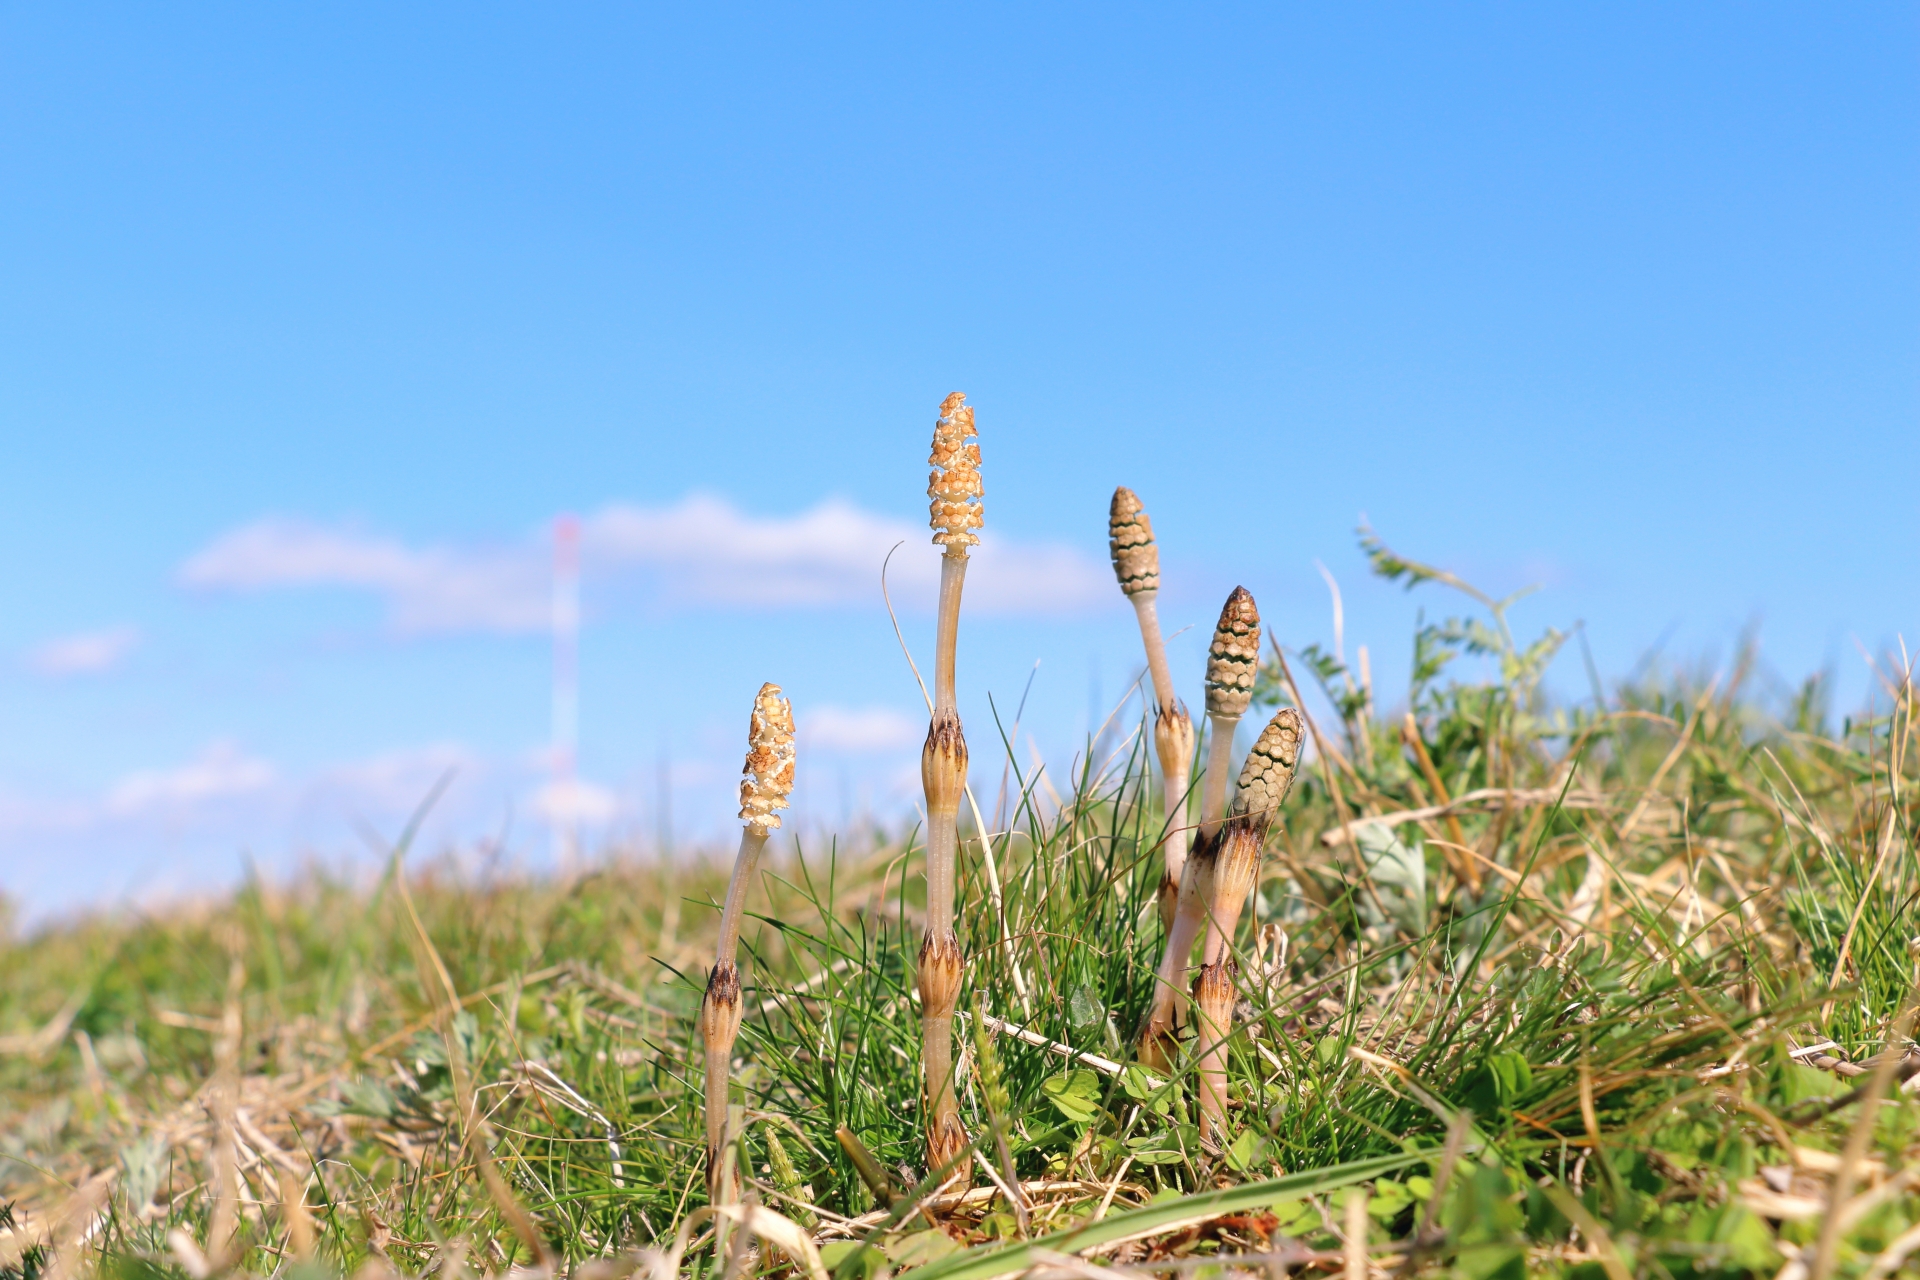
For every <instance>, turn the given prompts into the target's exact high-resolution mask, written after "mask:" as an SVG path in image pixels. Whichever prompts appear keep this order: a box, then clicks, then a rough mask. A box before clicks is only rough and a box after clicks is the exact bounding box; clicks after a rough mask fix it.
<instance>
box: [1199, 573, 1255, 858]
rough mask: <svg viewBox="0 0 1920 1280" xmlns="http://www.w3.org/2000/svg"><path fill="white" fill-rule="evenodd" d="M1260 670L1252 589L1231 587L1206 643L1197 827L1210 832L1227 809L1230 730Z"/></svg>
mask: <svg viewBox="0 0 1920 1280" xmlns="http://www.w3.org/2000/svg"><path fill="white" fill-rule="evenodd" d="M1259 670H1260V610H1258V609H1257V608H1255V607H1254V604H1253V593H1252V592H1250V591H1248V590H1247V589H1246V588H1245V587H1235V588H1234V589H1233V593H1232V594H1231V595H1229V596H1228V597H1227V602H1226V604H1224V605H1222V606H1221V608H1220V621H1219V622H1218V623H1216V624H1214V628H1213V643H1212V644H1210V645H1209V646H1208V647H1207V731H1208V733H1209V734H1210V735H1211V736H1212V740H1211V741H1210V742H1208V744H1207V778H1206V783H1205V786H1204V787H1203V788H1202V790H1201V793H1200V831H1201V834H1202V835H1208V836H1211V835H1213V834H1214V833H1215V832H1216V831H1217V830H1218V829H1219V826H1220V817H1221V815H1222V814H1224V813H1225V812H1226V811H1227V773H1228V771H1229V770H1231V769H1232V768H1233V731H1234V729H1235V728H1237V727H1238V726H1239V724H1240V718H1241V717H1242V716H1244V715H1246V714H1247V707H1248V706H1249V705H1250V704H1251V703H1252V702H1253V678H1254V676H1255V675H1257V674H1258V673H1259Z"/></svg>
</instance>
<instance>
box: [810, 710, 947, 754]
mask: <svg viewBox="0 0 1920 1280" xmlns="http://www.w3.org/2000/svg"><path fill="white" fill-rule="evenodd" d="M797 727H798V728H799V731H800V742H801V745H802V746H804V747H807V748H809V749H811V750H816V751H853V752H860V751H898V750H901V749H903V748H906V747H917V746H919V745H920V740H921V739H922V738H924V737H925V736H926V733H927V725H926V721H925V720H915V719H914V718H913V717H912V716H909V715H905V714H903V713H901V712H900V711H897V710H895V709H894V708H893V707H836V706H819V707H808V708H805V709H803V710H802V712H801V713H800V722H799V725H798V726H797Z"/></svg>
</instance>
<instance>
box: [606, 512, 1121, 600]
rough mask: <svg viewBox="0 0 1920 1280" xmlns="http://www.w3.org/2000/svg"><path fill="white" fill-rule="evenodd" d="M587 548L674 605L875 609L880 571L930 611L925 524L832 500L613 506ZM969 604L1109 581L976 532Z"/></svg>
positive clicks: (1068, 561)
mask: <svg viewBox="0 0 1920 1280" xmlns="http://www.w3.org/2000/svg"><path fill="white" fill-rule="evenodd" d="M584 540H585V546H586V549H587V551H588V553H589V555H591V556H592V557H594V559H595V560H597V561H600V562H602V563H604V564H607V565H609V566H622V565H632V566H638V567H645V568H649V569H652V570H655V571H657V572H658V573H659V574H660V577H661V580H662V586H663V587H664V588H665V590H666V594H667V595H668V596H669V598H671V599H674V600H677V601H680V602H683V603H693V604H711V605H721V606H733V607H747V608H767V607H778V606H781V605H787V606H814V607H818V606H826V605H844V604H878V603H879V602H880V566H881V565H882V563H884V562H886V559H887V553H888V551H890V550H891V549H892V548H893V547H895V546H896V545H899V544H901V543H905V544H906V545H905V546H901V547H900V550H899V552H898V554H896V555H895V556H894V557H893V560H892V563H891V565H890V566H889V567H888V570H887V584H888V588H889V590H890V591H891V592H892V593H893V596H894V601H895V604H896V605H899V606H905V607H913V608H931V606H932V603H933V596H934V592H935V591H936V589H937V587H938V584H939V580H940V556H939V552H938V549H937V548H935V547H934V546H933V545H932V543H931V541H930V538H929V535H928V533H927V530H926V527H925V526H924V525H913V524H909V523H907V522H906V521H904V520H898V519H895V518H893V517H890V516H882V515H876V514H875V513H873V512H870V511H863V510H861V509H860V508H859V507H856V506H854V505H853V504H851V503H849V502H846V501H844V500H842V499H838V498H830V499H828V500H826V501H825V502H822V503H820V504H819V505H818V506H815V507H813V508H811V509H809V510H806V511H803V512H801V513H799V514H798V515H794V516H754V515H748V514H747V513H745V512H742V511H741V510H739V509H738V508H737V507H735V506H733V505H732V504H731V503H728V502H726V501H724V500H723V499H720V498H716V497H713V496H711V495H708V494H694V495H692V496H690V497H687V498H684V499H682V500H681V501H680V502H679V503H677V504H675V505H673V506H671V507H636V506H628V505H620V504H616V505H613V506H609V507H606V508H604V509H603V510H601V511H600V512H599V513H598V514H597V515H595V516H593V517H592V518H591V519H590V520H589V521H588V522H587V524H586V528H585V531H584ZM975 559H976V561H977V564H976V565H975V566H974V567H973V568H971V569H970V570H969V571H968V574H967V604H968V606H969V607H970V608H974V609H979V610H982V611H984V612H988V613H1060V612H1070V611H1072V610H1074V609H1077V608H1081V607H1084V606H1085V605H1087V604H1088V603H1089V602H1091V601H1095V600H1104V599H1105V598H1106V596H1107V595H1109V594H1111V585H1112V584H1111V575H1110V574H1109V573H1108V572H1107V570H1106V568H1105V566H1104V565H1101V564H1099V563H1098V562H1096V561H1094V560H1092V559H1091V558H1090V557H1088V556H1086V555H1084V554H1083V553H1081V552H1079V551H1076V550H1075V549H1073V548H1072V547H1066V546H1059V545H1045V544H1043V545H1028V544H1021V543H1012V542H1006V541H1003V540H1000V539H997V538H995V537H993V536H991V535H988V536H986V537H983V538H982V540H981V545H980V547H979V549H978V550H977V551H976V552H975Z"/></svg>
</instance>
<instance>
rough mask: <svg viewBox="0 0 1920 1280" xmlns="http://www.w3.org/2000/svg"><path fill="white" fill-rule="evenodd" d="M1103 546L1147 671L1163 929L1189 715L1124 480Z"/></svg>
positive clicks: (1183, 789) (1182, 829)
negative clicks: (1160, 810)
mask: <svg viewBox="0 0 1920 1280" xmlns="http://www.w3.org/2000/svg"><path fill="white" fill-rule="evenodd" d="M1107 550H1108V553H1109V554H1110V555H1111V556H1112V557H1113V573H1114V576H1115V577H1116V578H1118V579H1119V581H1120V590H1121V591H1122V592H1124V593H1125V594H1126V597H1127V599H1128V600H1130V601H1132V602H1133V612H1134V616H1135V617H1136V618H1137V619H1138V620H1139V623H1140V642H1141V645H1142V647H1144V648H1145V649H1146V651H1147V670H1148V671H1150V672H1151V673H1152V675H1153V697H1154V719H1153V749H1154V754H1155V755H1157V756H1158V757H1159V758H1160V785H1161V788H1162V791H1163V793H1164V796H1165V813H1166V825H1165V833H1164V835H1163V836H1162V838H1161V850H1162V857H1163V858H1164V859H1165V862H1164V869H1163V870H1162V872H1161V876H1160V929H1161V932H1163V933H1165V932H1169V931H1171V929H1172V928H1173V919H1174V916H1175V914H1176V913H1177V906H1178V901H1179V893H1180V877H1181V874H1182V872H1183V871H1184V869H1185V867H1186V861H1187V843H1188V835H1187V790H1188V787H1189V786H1190V784H1191V781H1192V774H1193V719H1192V717H1190V716H1188V714H1187V708H1186V706H1185V704H1183V703H1182V702H1181V701H1180V699H1179V698H1178V697H1177V696H1176V695H1175V694H1174V691H1173V671H1172V669H1171V668H1170V667H1168V665H1167V643H1166V640H1165V639H1163V638H1162V637H1161V635H1160V612H1159V609H1158V608H1157V607H1156V605H1155V601H1156V599H1157V598H1158V597H1159V594H1160V548H1159V546H1158V545H1157V544H1156V543H1155V542H1154V538H1153V521H1151V520H1150V519H1148V518H1147V513H1146V509H1145V508H1144V507H1142V506H1141V505H1140V499H1139V497H1138V496H1137V495H1136V494H1135V493H1134V492H1133V490H1131V489H1129V488H1127V487H1125V486H1124V485H1123V486H1121V487H1120V488H1118V489H1115V490H1114V491H1113V502H1112V504H1111V505H1110V506H1109V507H1108V509H1107Z"/></svg>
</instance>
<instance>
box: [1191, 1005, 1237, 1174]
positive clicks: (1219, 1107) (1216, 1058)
mask: <svg viewBox="0 0 1920 1280" xmlns="http://www.w3.org/2000/svg"><path fill="white" fill-rule="evenodd" d="M1202 972H1205V970H1202ZM1195 1003H1196V1004H1197V1005H1198V1007H1199V1010H1198V1011H1199V1017H1198V1019H1197V1021H1198V1022H1199V1024H1200V1138H1201V1141H1203V1142H1212V1143H1218V1142H1219V1141H1220V1138H1221V1135H1222V1131H1223V1129H1224V1128H1225V1122H1226V1117H1227V1027H1226V1023H1227V1020H1228V1019H1229V1018H1231V1017H1232V1016H1233V1000H1232V998H1231V996H1229V998H1228V999H1227V1001H1226V1003H1225V1006H1224V1007H1218V1006H1214V1005H1213V1002H1212V1001H1209V1000H1198V1001H1196V1002H1195Z"/></svg>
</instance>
